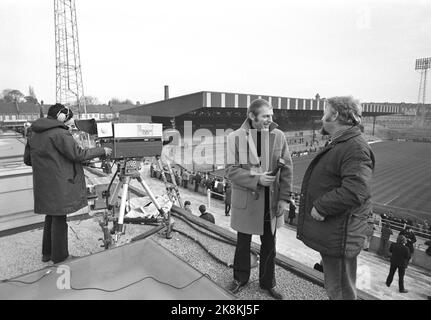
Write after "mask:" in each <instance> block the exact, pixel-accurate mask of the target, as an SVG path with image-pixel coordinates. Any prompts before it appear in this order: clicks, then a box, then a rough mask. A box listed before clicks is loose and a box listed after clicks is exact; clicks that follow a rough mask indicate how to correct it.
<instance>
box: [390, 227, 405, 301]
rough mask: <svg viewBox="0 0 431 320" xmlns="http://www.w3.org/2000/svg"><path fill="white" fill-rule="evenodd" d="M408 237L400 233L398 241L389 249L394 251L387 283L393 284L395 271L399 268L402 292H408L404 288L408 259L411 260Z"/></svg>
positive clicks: (399, 285) (399, 286) (399, 283)
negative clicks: (407, 244)
mask: <svg viewBox="0 0 431 320" xmlns="http://www.w3.org/2000/svg"><path fill="white" fill-rule="evenodd" d="M406 243H407V239H406V237H404V236H402V235H399V236H398V238H397V242H396V243H392V244H391V246H390V248H389V251H390V252H391V253H392V256H391V267H390V269H389V275H388V277H387V279H386V285H387V286H388V287H390V286H391V283H392V280H393V279H394V274H395V271H397V269H398V289H399V291H400V292H401V293H407V292H408V291H407V290H406V289H405V288H404V275H405V272H406V268H407V264H408V261H409V260H410V250H409V248H408V247H407V246H406Z"/></svg>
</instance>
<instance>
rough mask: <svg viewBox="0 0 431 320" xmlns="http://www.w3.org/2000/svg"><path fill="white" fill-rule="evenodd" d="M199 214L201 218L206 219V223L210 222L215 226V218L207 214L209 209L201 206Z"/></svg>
mask: <svg viewBox="0 0 431 320" xmlns="http://www.w3.org/2000/svg"><path fill="white" fill-rule="evenodd" d="M199 212H200V213H201V215H200V216H199V218H202V219H205V220H206V221H209V222H211V223H214V224H215V219H214V216H213V215H212V214H211V213H209V212H207V207H205V205H203V204H201V205H200V206H199Z"/></svg>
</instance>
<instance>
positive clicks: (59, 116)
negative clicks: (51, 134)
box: [56, 107, 70, 122]
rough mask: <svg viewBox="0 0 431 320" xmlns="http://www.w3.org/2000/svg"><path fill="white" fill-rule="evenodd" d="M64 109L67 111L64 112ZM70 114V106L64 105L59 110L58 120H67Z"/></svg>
mask: <svg viewBox="0 0 431 320" xmlns="http://www.w3.org/2000/svg"><path fill="white" fill-rule="evenodd" d="M64 110H66V111H67V113H63V112H62V111H64ZM69 115H70V110H69V108H66V107H64V108H63V109H61V110H60V111H58V113H57V116H56V118H57V120H58V121H61V122H65V121H66V120H68V118H69Z"/></svg>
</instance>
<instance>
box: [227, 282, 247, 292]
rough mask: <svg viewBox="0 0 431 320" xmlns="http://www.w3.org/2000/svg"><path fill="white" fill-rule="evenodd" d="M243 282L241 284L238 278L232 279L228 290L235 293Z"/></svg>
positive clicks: (242, 285)
mask: <svg viewBox="0 0 431 320" xmlns="http://www.w3.org/2000/svg"><path fill="white" fill-rule="evenodd" d="M244 285H245V284H242V283H241V282H239V281H238V280H233V282H232V284H231V285H230V287H229V291H230V292H232V293H233V294H237V293H238V292H239V291H240V289H241V288H242V287H244Z"/></svg>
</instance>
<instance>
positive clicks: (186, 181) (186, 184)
mask: <svg viewBox="0 0 431 320" xmlns="http://www.w3.org/2000/svg"><path fill="white" fill-rule="evenodd" d="M188 184H189V180H183V187H184V188H186V189H187V186H188Z"/></svg>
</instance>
